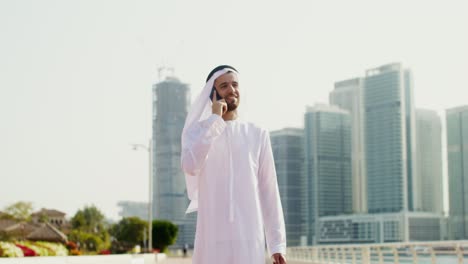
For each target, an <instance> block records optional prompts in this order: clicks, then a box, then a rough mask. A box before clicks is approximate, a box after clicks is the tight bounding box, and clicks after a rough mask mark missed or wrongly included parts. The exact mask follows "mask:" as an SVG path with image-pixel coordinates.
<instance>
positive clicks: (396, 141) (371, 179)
mask: <svg viewBox="0 0 468 264" xmlns="http://www.w3.org/2000/svg"><path fill="white" fill-rule="evenodd" d="M412 86H413V85H412V78H411V72H410V71H409V70H404V69H403V68H402V66H401V64H399V63H395V64H388V65H384V66H381V67H378V68H375V69H370V70H367V71H366V76H365V79H364V92H363V98H364V101H363V104H364V112H365V122H364V135H365V137H366V142H365V153H366V175H367V202H368V212H369V213H389V212H400V211H412V210H413V201H414V197H413V196H414V192H413V177H414V175H415V172H416V164H415V162H414V160H415V159H414V157H415V151H416V150H415V134H414V133H415V121H414V106H413V92H412V89H413V87H412ZM406 240H407V239H406Z"/></svg>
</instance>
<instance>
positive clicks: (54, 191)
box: [0, 0, 468, 219]
mask: <svg viewBox="0 0 468 264" xmlns="http://www.w3.org/2000/svg"><path fill="white" fill-rule="evenodd" d="M467 11H468V2H467V1H452V0H446V1H430V0H429V1H422V0H417V1H416V0H415V1H400V0H396V1H371V0H369V1H336V0H330V1H294V0H292V1H247V0H245V1H243V0H242V1H181V0H170V1H156V0H155V1H117V0H102V1H90V0H85V1H69V0H60V1H59V0H57V1H51V0H44V1H33V0H19V1H14V0H2V1H0V210H1V209H3V208H4V207H5V206H7V205H9V204H11V203H13V202H16V201H20V200H22V201H31V202H33V204H34V206H35V209H40V208H41V207H46V208H55V209H58V210H62V211H64V212H66V213H67V214H68V216H72V215H73V214H74V213H75V212H76V210H78V209H79V208H82V207H83V206H84V205H90V204H95V205H96V206H97V207H98V208H100V209H101V210H102V211H103V212H104V214H105V215H106V216H107V217H109V218H113V219H118V214H117V212H118V210H117V205H116V203H117V201H119V200H135V201H145V200H147V183H148V177H147V175H148V172H147V155H146V153H145V152H144V151H141V152H139V151H132V149H131V147H130V143H146V142H147V140H148V139H149V137H150V136H151V87H152V84H154V83H155V82H157V81H158V72H157V69H158V68H159V67H161V66H170V67H174V69H175V75H176V76H177V77H178V78H179V79H180V80H181V81H182V82H185V83H188V84H189V85H190V87H191V88H192V98H194V97H195V96H196V94H197V93H198V92H199V91H200V89H201V87H202V86H203V83H204V80H205V78H206V75H207V74H208V72H209V71H210V70H211V69H212V68H213V67H215V66H217V65H219V64H230V65H233V66H235V67H236V68H237V69H238V70H239V71H240V73H241V77H240V78H241V79H240V82H241V89H243V90H246V91H247V92H248V94H249V96H248V99H249V101H248V103H244V105H242V106H241V107H246V108H247V109H248V113H249V118H250V119H251V120H252V121H254V122H256V123H258V124H260V125H263V126H265V127H267V128H268V129H271V130H274V129H280V128H283V127H288V126H293V127H302V119H303V113H304V111H305V106H306V105H313V104H314V103H316V102H325V103H326V102H328V94H329V92H330V91H331V90H332V89H333V85H334V82H336V81H340V80H345V79H348V78H353V77H359V76H363V75H364V74H365V70H366V69H369V68H374V67H378V66H381V65H383V64H387V63H392V62H401V63H402V64H403V66H404V67H407V68H410V69H411V70H412V71H413V74H414V84H415V89H414V94H415V104H416V107H418V108H428V109H433V110H436V111H437V112H438V113H439V114H440V116H441V118H442V119H443V120H444V119H445V112H444V111H445V109H447V108H450V107H454V106H459V105H466V104H468V92H467V89H468V74H467V69H468V50H467V47H468V34H467V32H468V31H467V27H468V26H467V25H468V16H467ZM443 142H444V143H445V137H444V138H443ZM443 157H444V163H445V165H446V155H445V153H444V155H443ZM445 175H446V172H445Z"/></svg>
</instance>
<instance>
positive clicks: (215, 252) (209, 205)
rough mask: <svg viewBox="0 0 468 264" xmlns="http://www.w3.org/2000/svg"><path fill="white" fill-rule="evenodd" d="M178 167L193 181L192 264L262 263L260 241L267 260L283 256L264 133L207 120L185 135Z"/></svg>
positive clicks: (277, 200)
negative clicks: (195, 179)
mask: <svg viewBox="0 0 468 264" xmlns="http://www.w3.org/2000/svg"><path fill="white" fill-rule="evenodd" d="M182 168H183V170H184V171H185V172H186V173H187V174H190V175H197V176H193V177H198V216H197V218H198V219H197V229H196V235H195V245H194V246H195V248H194V254H193V258H192V260H193V264H219V263H223V264H229V263H236V264H237V263H249V264H263V263H265V237H266V242H267V246H268V251H269V253H270V255H272V254H274V253H282V254H285V253H286V234H285V227H284V217H283V209H282V206H281V200H280V196H279V191H278V183H277V179H276V171H275V166H274V160H273V153H272V150H271V143H270V137H269V133H268V131H266V130H265V129H261V128H259V127H257V126H255V125H253V124H251V123H246V122H242V121H237V120H234V121H224V120H223V119H222V118H221V117H220V116H218V115H211V116H210V117H209V118H208V119H206V120H204V121H201V122H199V123H197V124H196V125H194V126H193V127H192V128H190V130H189V131H188V143H187V144H186V146H185V148H184V149H183V150H182ZM189 177H190V176H189Z"/></svg>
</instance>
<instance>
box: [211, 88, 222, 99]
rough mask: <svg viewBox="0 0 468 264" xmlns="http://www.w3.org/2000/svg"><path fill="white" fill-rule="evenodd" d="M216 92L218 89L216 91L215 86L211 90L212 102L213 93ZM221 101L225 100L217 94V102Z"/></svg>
mask: <svg viewBox="0 0 468 264" xmlns="http://www.w3.org/2000/svg"><path fill="white" fill-rule="evenodd" d="M215 91H216V89H215V88H214V86H213V88H212V89H211V93H210V100H211V101H213V93H214V92H215ZM221 99H223V98H222V97H221V96H220V95H219V93H218V92H217V93H216V100H217V101H219V100H221Z"/></svg>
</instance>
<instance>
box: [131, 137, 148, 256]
mask: <svg viewBox="0 0 468 264" xmlns="http://www.w3.org/2000/svg"><path fill="white" fill-rule="evenodd" d="M132 147H133V150H138V149H144V150H146V151H147V152H148V163H149V166H148V170H149V172H148V176H149V187H148V193H149V194H148V251H149V252H153V236H152V232H153V177H152V176H153V162H152V156H153V155H152V154H153V153H152V152H153V141H152V140H151V139H150V140H149V143H148V146H146V145H143V144H132Z"/></svg>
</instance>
